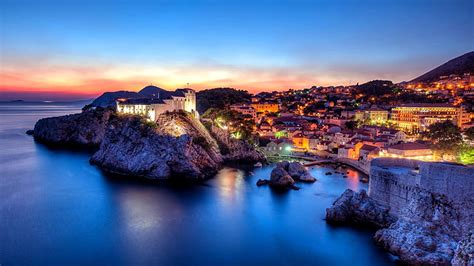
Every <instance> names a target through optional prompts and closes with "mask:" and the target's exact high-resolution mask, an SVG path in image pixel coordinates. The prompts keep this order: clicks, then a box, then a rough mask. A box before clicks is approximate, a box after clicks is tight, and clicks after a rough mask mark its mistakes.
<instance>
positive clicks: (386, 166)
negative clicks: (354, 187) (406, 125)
mask: <svg viewBox="0 0 474 266" xmlns="http://www.w3.org/2000/svg"><path fill="white" fill-rule="evenodd" d="M369 180H370V181H369V196H370V197H372V198H373V199H375V200H376V201H378V202H379V203H380V204H382V205H384V206H387V207H390V212H391V213H392V214H394V215H399V214H400V212H401V210H402V209H403V208H405V207H406V206H407V205H408V203H409V202H410V200H412V199H413V198H414V197H415V196H416V195H417V194H419V193H420V190H426V191H428V192H431V193H438V194H442V195H445V196H446V197H447V199H448V200H450V201H451V202H453V203H455V204H462V205H465V202H466V201H471V200H472V199H473V198H474V168H472V167H467V166H462V165H455V164H449V163H440V162H421V161H415V160H406V159H398V158H377V159H374V160H372V162H371V167H370V179H369ZM468 211H469V212H474V211H473V210H468ZM471 215H472V214H471Z"/></svg>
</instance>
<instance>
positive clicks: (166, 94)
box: [117, 89, 199, 121]
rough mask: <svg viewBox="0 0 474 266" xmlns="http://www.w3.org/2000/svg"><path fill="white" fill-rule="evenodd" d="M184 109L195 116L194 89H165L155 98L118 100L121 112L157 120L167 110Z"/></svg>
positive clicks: (197, 115)
mask: <svg viewBox="0 0 474 266" xmlns="http://www.w3.org/2000/svg"><path fill="white" fill-rule="evenodd" d="M178 110H184V111H187V112H189V113H191V114H193V115H194V116H195V117H199V114H198V112H197V111H196V93H195V92H194V90H192V89H177V90H175V91H173V92H171V91H163V92H162V93H160V94H158V95H156V97H154V98H137V99H120V100H117V112H118V113H121V114H134V115H142V116H144V117H146V118H147V119H148V120H150V121H156V120H157V118H158V116H159V115H160V114H162V113H165V112H172V111H178Z"/></svg>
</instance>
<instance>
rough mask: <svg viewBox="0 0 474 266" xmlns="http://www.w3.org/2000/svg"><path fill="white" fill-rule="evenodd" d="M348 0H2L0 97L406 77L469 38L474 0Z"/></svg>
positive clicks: (467, 45) (461, 47)
mask: <svg viewBox="0 0 474 266" xmlns="http://www.w3.org/2000/svg"><path fill="white" fill-rule="evenodd" d="M342 2H343V4H342V3H336V2H334V1H327V2H325V1H322V2H321V1H301V2H297V3H295V2H293V1H277V2H275V3H273V2H272V3H270V2H266V1H263V2H259V1H252V2H245V3H238V2H232V1H230V2H229V1H210V2H206V1H204V2H201V3H199V1H197V2H194V1H190V2H189V1H186V2H181V1H151V2H150V1H146V2H142V3H137V2H133V3H132V2H129V3H128V2H127V1H125V2H123V3H122V2H121V4H113V5H111V4H109V3H106V2H102V1H94V3H93V4H91V5H86V4H82V3H81V1H53V2H50V1H31V0H25V1H6V2H5V1H3V2H1V4H0V8H1V9H2V19H1V20H0V30H1V32H2V33H1V35H0V100H14V99H36V98H38V97H39V98H41V99H48V100H54V99H55V98H62V99H63V98H68V99H77V98H84V97H88V98H91V97H95V96H97V95H100V94H101V93H103V92H106V91H117V90H129V91H138V90H140V89H141V88H143V87H144V86H146V85H149V84H154V85H156V86H159V87H162V88H164V89H168V90H174V89H175V88H179V87H188V86H189V87H191V88H193V89H196V90H202V89H211V88H216V87H233V88H236V89H243V90H247V91H249V92H251V93H255V92H260V91H274V90H277V91H282V90H288V89H303V88H308V87H311V86H313V85H316V86H328V85H334V86H337V85H351V84H357V83H364V82H367V81H370V80H374V79H388V80H392V81H393V82H401V81H407V80H411V79H413V78H415V77H417V76H419V75H421V74H423V73H425V72H426V71H428V70H430V69H433V68H434V67H436V66H438V65H439V64H441V63H443V62H446V61H447V60H449V59H452V58H454V57H456V56H459V55H461V54H463V53H466V52H468V51H470V50H472V45H471V44H472V42H471V39H470V36H469V34H466V32H469V25H471V24H470V22H471V21H472V14H471V13H470V12H469V10H470V9H469V8H468V7H469V6H470V3H469V1H464V2H463V3H458V4H456V5H453V4H452V3H451V2H450V1H444V2H440V3H438V4H436V5H431V4H430V5H426V4H420V3H412V2H411V1H409V2H404V3H397V4H396V5H395V4H394V3H379V2H371V1H369V2H353V1H342ZM157 14H159V15H157ZM440 17H444V18H445V19H444V20H440V19H439V18H440ZM275 18H278V19H275ZM421 22H422V23H421ZM407 25H409V27H408V26H407ZM432 32H443V34H431V33H432ZM383 36H390V38H389V39H387V38H384V37H383ZM407 39H409V40H410V41H409V42H407V41H406V40H407ZM440 47H443V49H439V48H440ZM188 84H189V85H188Z"/></svg>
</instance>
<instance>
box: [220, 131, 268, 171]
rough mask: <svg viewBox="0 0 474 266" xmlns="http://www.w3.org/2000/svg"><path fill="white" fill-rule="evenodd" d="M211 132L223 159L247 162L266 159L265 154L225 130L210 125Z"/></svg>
mask: <svg viewBox="0 0 474 266" xmlns="http://www.w3.org/2000/svg"><path fill="white" fill-rule="evenodd" d="M211 133H212V136H213V137H214V138H215V140H216V142H217V143H218V145H219V148H220V151H221V153H222V156H223V159H224V160H225V161H235V162H239V161H240V162H249V163H256V162H264V161H266V158H265V155H263V154H262V153H261V152H259V151H257V150H256V149H255V148H254V147H253V146H252V145H250V144H249V143H247V142H245V141H241V140H238V139H233V138H231V137H230V136H229V134H228V133H227V131H225V130H223V129H220V128H218V127H216V126H212V127H211Z"/></svg>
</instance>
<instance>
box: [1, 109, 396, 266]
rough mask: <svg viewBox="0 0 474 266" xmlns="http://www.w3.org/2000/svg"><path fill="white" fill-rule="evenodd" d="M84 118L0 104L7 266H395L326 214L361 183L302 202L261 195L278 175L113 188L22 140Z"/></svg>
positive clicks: (78, 159)
mask: <svg viewBox="0 0 474 266" xmlns="http://www.w3.org/2000/svg"><path fill="white" fill-rule="evenodd" d="M79 108H80V106H72V105H71V106H67V105H58V104H48V105H27V104H15V105H13V104H0V264H1V265H25V264H35V265H71V264H108V265H110V264H113V265H119V264H133V265H143V264H146V265H149V264H155V265H242V264H249V265H308V264H311V265H390V264H393V261H392V260H391V258H390V256H389V255H388V254H387V253H385V252H383V251H381V250H380V249H378V248H377V247H375V245H374V244H373V241H372V236H373V233H374V232H373V231H370V230H368V231H365V230H360V229H352V228H343V227H331V226H329V225H327V224H326V223H325V221H324V220H323V218H324V215H325V208H327V207H329V206H330V205H331V203H332V202H333V201H334V200H335V199H336V198H337V197H338V196H339V195H340V194H341V193H342V192H343V191H344V190H345V189H346V188H352V189H354V190H359V189H362V188H366V185H365V184H362V183H360V182H359V180H358V179H359V173H357V172H355V171H352V170H351V171H350V174H349V178H347V179H344V178H342V177H341V176H340V175H330V176H326V175H324V173H325V172H326V171H328V170H333V169H330V168H325V167H317V168H313V169H312V173H313V174H314V175H315V176H316V177H317V178H318V179H319V181H318V182H316V183H314V184H301V185H300V186H301V187H302V189H301V190H299V191H289V192H288V193H275V192H272V191H271V190H270V189H269V188H268V187H257V186H255V183H256V181H257V180H258V179H259V178H268V177H269V174H270V171H271V168H270V167H265V168H261V169H256V170H254V171H253V173H252V172H248V171H247V172H245V171H241V170H237V169H233V168H225V169H223V170H222V171H221V172H220V173H219V174H218V175H217V176H216V177H215V178H213V179H211V180H208V181H207V182H205V183H204V184H202V185H194V186H191V185H187V186H177V185H167V184H159V183H153V182H145V181H137V180H129V179H123V178H114V177H107V176H105V175H104V174H103V173H101V172H100V171H99V170H98V169H97V168H95V167H94V166H91V165H89V162H88V161H89V157H90V153H88V152H84V151H82V152H80V151H71V150H58V149H50V148H47V147H45V146H43V145H41V144H37V143H35V142H34V141H33V139H32V138H31V137H30V136H27V135H25V134H24V132H25V130H27V129H31V128H33V125H34V123H35V121H36V120H38V119H39V118H42V117H49V116H57V115H63V114H67V113H73V112H79Z"/></svg>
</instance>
